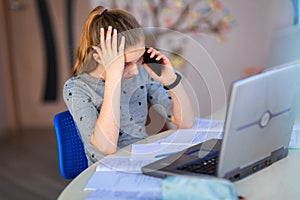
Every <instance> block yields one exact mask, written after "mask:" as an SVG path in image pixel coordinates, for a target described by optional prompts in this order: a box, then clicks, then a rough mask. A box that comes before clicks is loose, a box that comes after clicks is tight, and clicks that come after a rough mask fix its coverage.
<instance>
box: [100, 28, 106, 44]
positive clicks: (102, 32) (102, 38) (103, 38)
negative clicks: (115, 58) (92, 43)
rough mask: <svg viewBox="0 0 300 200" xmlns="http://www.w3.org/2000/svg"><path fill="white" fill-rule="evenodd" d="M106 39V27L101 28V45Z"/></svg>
mask: <svg viewBox="0 0 300 200" xmlns="http://www.w3.org/2000/svg"><path fill="white" fill-rule="evenodd" d="M104 40H105V37H104V28H101V29H100V45H101V46H102V45H103V44H104Z"/></svg>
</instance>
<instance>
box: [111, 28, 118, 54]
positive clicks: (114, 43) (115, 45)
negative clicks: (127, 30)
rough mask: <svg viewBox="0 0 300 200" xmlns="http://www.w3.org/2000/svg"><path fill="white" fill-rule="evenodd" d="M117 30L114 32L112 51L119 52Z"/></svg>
mask: <svg viewBox="0 0 300 200" xmlns="http://www.w3.org/2000/svg"><path fill="white" fill-rule="evenodd" d="M117 34H118V33H117V29H114V31H113V38H112V50H113V51H115V50H117V49H118V48H117V46H118V38H117Z"/></svg>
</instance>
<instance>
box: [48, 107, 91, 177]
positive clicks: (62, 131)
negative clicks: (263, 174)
mask: <svg viewBox="0 0 300 200" xmlns="http://www.w3.org/2000/svg"><path fill="white" fill-rule="evenodd" d="M54 127H55V131H56V139H57V145H58V156H59V167H60V173H61V176H62V177H63V178H65V179H73V178H75V177H76V176H77V175H78V174H80V173H81V172H82V171H83V170H85V169H86V168H87V167H88V161H87V158H86V155H85V152H84V146H83V143H82V141H81V137H80V134H79V131H78V129H77V127H76V125H75V122H74V120H73V117H72V115H71V114H70V112H69V111H64V112H61V113H58V114H56V115H55V116H54Z"/></svg>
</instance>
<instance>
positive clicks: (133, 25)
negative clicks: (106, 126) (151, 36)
mask: <svg viewBox="0 0 300 200" xmlns="http://www.w3.org/2000/svg"><path fill="white" fill-rule="evenodd" d="M103 11H104V7H102V6H98V7H96V8H94V9H93V10H92V11H91V12H90V14H89V16H88V18H87V20H86V22H85V26H84V28H83V31H82V34H81V37H80V40H79V45H78V48H77V54H76V61H75V65H74V68H73V76H76V75H79V74H82V73H84V72H87V73H89V72H91V71H93V70H94V69H96V68H97V65H98V64H97V62H96V61H95V60H94V59H93V55H92V54H93V51H92V46H93V45H99V44H100V28H104V30H105V35H106V30H107V28H108V26H112V28H113V29H114V28H115V29H117V30H118V46H119V44H120V41H121V37H122V36H125V49H127V48H128V47H132V46H135V45H137V44H141V43H142V42H145V35H144V32H143V31H142V29H141V27H140V25H139V23H138V22H137V20H136V19H135V18H134V17H133V16H132V15H131V14H129V13H128V12H126V11H123V10H117V9H113V10H109V11H107V12H105V11H104V12H103Z"/></svg>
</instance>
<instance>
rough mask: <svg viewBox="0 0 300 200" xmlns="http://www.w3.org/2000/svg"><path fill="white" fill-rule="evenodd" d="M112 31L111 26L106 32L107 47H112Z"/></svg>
mask: <svg viewBox="0 0 300 200" xmlns="http://www.w3.org/2000/svg"><path fill="white" fill-rule="evenodd" d="M111 33H112V27H111V26H109V27H108V29H107V32H106V47H107V49H111Z"/></svg>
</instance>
